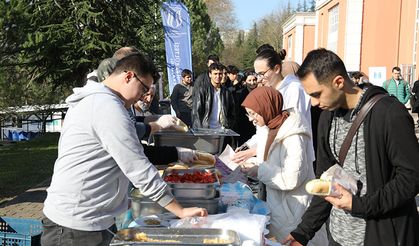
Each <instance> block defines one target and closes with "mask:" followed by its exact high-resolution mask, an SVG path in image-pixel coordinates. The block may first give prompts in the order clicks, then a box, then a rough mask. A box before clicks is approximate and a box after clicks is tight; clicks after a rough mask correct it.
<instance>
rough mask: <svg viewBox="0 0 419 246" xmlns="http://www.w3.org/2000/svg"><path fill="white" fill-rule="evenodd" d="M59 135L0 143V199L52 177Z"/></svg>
mask: <svg viewBox="0 0 419 246" xmlns="http://www.w3.org/2000/svg"><path fill="white" fill-rule="evenodd" d="M59 136H60V135H59V133H46V134H44V135H42V136H39V137H37V138H34V139H32V140H30V141H27V142H17V143H7V144H4V143H3V144H2V146H1V145H0V201H1V200H2V199H6V198H10V197H14V196H16V195H19V194H21V193H23V192H25V191H26V190H28V189H29V188H31V187H34V186H36V185H37V184H39V183H41V182H43V181H45V180H47V179H49V178H51V176H52V171H53V168H54V162H55V159H56V158H57V154H58V152H57V151H58V138H59ZM0 143H1V142H0Z"/></svg>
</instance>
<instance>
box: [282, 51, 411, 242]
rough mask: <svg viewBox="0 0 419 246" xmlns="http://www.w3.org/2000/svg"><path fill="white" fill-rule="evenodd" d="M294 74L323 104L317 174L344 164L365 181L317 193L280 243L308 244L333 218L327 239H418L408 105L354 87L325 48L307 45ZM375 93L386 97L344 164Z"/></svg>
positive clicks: (372, 88)
mask: <svg viewBox="0 0 419 246" xmlns="http://www.w3.org/2000/svg"><path fill="white" fill-rule="evenodd" d="M297 75H298V77H299V78H300V80H301V82H302V85H303V87H304V90H305V91H306V93H307V94H309V95H310V96H311V102H312V104H313V106H319V107H320V108H321V109H324V110H323V112H322V114H321V116H320V120H319V128H318V129H319V131H318V140H319V141H318V145H317V146H318V149H317V169H316V176H317V177H320V176H321V175H322V174H323V173H324V172H325V171H326V170H328V169H329V168H330V167H332V166H334V165H335V164H339V165H340V166H342V168H343V169H344V170H345V172H347V173H348V174H350V175H351V176H352V177H353V178H355V179H357V180H358V182H359V183H362V186H361V185H359V186H358V190H357V192H356V193H355V194H354V193H353V192H350V191H349V190H347V189H345V188H344V187H343V186H340V185H338V184H335V185H334V188H335V189H336V191H337V194H338V195H337V196H335V195H327V196H313V199H312V201H311V203H310V206H309V208H308V209H307V210H306V212H305V214H304V215H303V217H302V221H301V223H300V224H299V225H298V226H296V228H295V229H294V230H293V231H292V232H291V233H290V235H288V236H287V238H286V239H285V240H283V241H282V242H281V243H282V244H287V245H291V246H295V245H306V244H307V243H308V242H309V240H311V238H312V237H313V236H314V235H315V232H316V231H317V230H318V229H320V228H321V227H322V226H323V225H324V224H325V223H327V220H329V222H328V224H329V231H330V237H329V240H330V242H331V244H330V245H343V246H344V245H399V246H408V245H419V233H418V232H419V231H418V228H419V219H418V211H417V206H416V202H415V197H416V195H417V194H418V193H419V165H418V163H419V162H418V160H419V143H418V139H417V138H416V136H415V132H414V124H413V119H412V117H411V115H410V114H409V112H408V111H407V109H406V107H405V106H404V105H403V104H402V103H400V102H399V101H398V100H397V98H395V97H392V96H388V95H386V94H387V92H386V91H385V90H384V89H383V88H381V87H378V86H365V87H361V85H359V86H358V85H356V84H355V83H354V82H353V81H352V80H351V79H350V78H349V76H348V73H347V71H346V68H345V65H344V63H343V61H342V60H341V59H340V58H339V56H338V55H336V54H335V53H334V52H332V51H329V50H326V49H316V50H312V51H310V52H309V53H308V54H307V57H306V58H305V59H304V61H303V63H302V64H301V67H300V69H299V70H298V72H297ZM376 95H382V96H383V97H382V98H381V99H380V100H379V101H378V102H377V103H376V104H375V105H374V106H373V107H372V108H371V110H370V111H369V112H368V113H367V114H366V116H365V119H364V120H363V122H362V123H361V125H360V127H359V128H358V130H357V131H356V132H355V134H354V137H353V139H352V143H351V145H350V147H349V150H348V152H347V155H346V159H345V160H344V163H339V161H338V160H339V152H340V149H341V148H342V146H343V142H344V139H345V137H346V136H347V135H348V132H349V129H350V127H351V126H352V124H353V121H354V119H355V118H356V117H358V115H359V112H360V110H361V108H362V107H363V106H364V105H366V104H367V102H369V101H370V100H371V99H372V98H373V97H374V96H376ZM309 188H310V187H309ZM317 191H319V192H321V191H322V190H320V189H319V190H317Z"/></svg>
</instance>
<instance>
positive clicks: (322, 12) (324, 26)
mask: <svg viewBox="0 0 419 246" xmlns="http://www.w3.org/2000/svg"><path fill="white" fill-rule="evenodd" d="M336 5H338V6H339V7H338V8H339V27H338V45H337V52H336V53H337V54H338V55H339V56H340V57H341V58H342V59H344V48H345V47H344V42H343V40H345V32H346V0H340V1H339V0H331V1H323V3H322V5H321V6H320V8H319V9H318V17H319V20H318V24H319V26H318V27H317V29H318V36H317V38H318V40H317V45H318V46H317V48H329V47H328V45H327V42H328V38H329V37H328V35H329V10H330V9H332V8H333V7H335V6H336Z"/></svg>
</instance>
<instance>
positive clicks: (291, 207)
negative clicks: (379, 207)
mask: <svg viewBox="0 0 419 246" xmlns="http://www.w3.org/2000/svg"><path fill="white" fill-rule="evenodd" d="M283 103H284V102H283V98H282V95H281V93H280V92H279V91H277V90H275V89H274V88H271V87H266V86H264V87H258V88H256V89H254V90H253V91H251V92H250V93H249V95H248V96H247V97H246V99H245V100H244V101H243V103H242V104H241V105H242V106H243V107H244V108H245V109H246V111H247V114H248V117H249V121H252V122H253V124H254V125H257V126H259V127H260V128H261V131H258V132H257V133H256V134H257V138H258V143H259V144H258V146H257V150H256V152H257V156H256V158H257V159H258V160H257V161H254V163H250V162H246V163H244V164H243V165H242V171H243V172H244V173H246V174H247V175H249V176H253V177H257V178H258V179H259V181H260V182H263V183H264V184H265V185H266V191H267V197H266V199H267V200H266V201H267V203H268V206H269V208H270V210H271V224H270V225H269V230H270V233H271V234H272V235H274V236H275V237H276V239H278V240H281V239H283V238H285V237H286V236H287V235H288V234H289V233H290V232H291V231H292V230H293V229H294V228H295V227H296V226H297V225H298V224H299V223H300V221H301V216H302V215H303V214H304V212H305V210H306V208H307V207H308V206H309V204H310V200H311V195H309V194H307V192H306V191H305V189H304V187H305V184H306V183H307V182H308V181H309V180H311V179H314V177H315V176H314V171H313V165H312V160H311V158H309V154H308V152H309V148H310V144H311V141H310V139H311V128H310V124H309V123H308V122H307V120H306V119H305V118H304V117H302V116H301V113H298V112H294V111H293V110H292V109H291V110H288V111H285V110H282V107H283ZM257 163H260V164H259V165H258V164H257ZM309 245H328V241H327V236H326V230H325V228H322V229H321V230H319V231H318V232H317V234H316V236H315V237H314V238H313V240H312V241H311V242H310V244H309Z"/></svg>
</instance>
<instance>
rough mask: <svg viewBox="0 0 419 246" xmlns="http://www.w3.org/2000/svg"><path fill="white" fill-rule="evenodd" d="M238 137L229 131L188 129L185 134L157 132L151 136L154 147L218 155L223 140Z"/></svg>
mask: <svg viewBox="0 0 419 246" xmlns="http://www.w3.org/2000/svg"><path fill="white" fill-rule="evenodd" d="M234 136H240V135H239V134H237V133H236V132H234V131H233V130H230V129H204V128H197V129H189V131H187V132H178V131H167V130H163V131H158V132H155V133H154V134H153V139H154V145H155V146H176V147H184V148H189V149H195V150H200V151H205V152H208V153H210V154H219V153H221V151H222V147H223V143H224V138H225V137H234Z"/></svg>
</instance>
